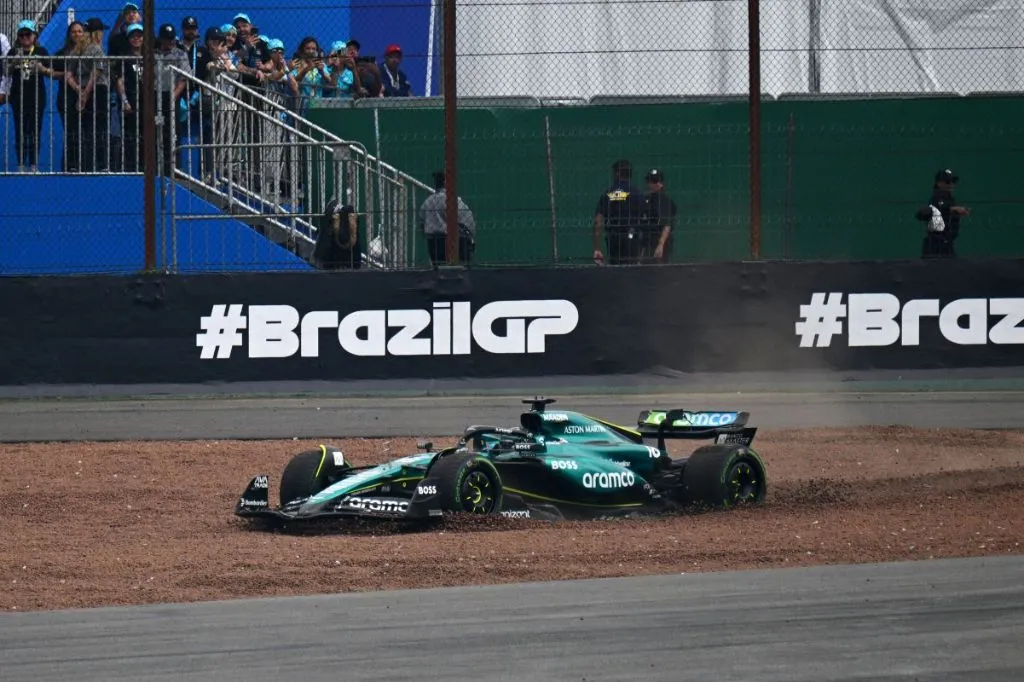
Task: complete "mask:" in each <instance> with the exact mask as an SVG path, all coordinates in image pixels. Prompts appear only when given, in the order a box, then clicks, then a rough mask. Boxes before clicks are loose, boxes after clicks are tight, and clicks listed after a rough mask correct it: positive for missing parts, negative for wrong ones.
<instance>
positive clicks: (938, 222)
mask: <svg viewBox="0 0 1024 682" xmlns="http://www.w3.org/2000/svg"><path fill="white" fill-rule="evenodd" d="M928 208H930V209H932V219H931V220H929V221H928V231H929V232H944V231H945V229H946V223H945V222H944V221H943V220H942V213H941V212H940V211H939V209H937V208H935V207H934V206H931V205H929V206H928Z"/></svg>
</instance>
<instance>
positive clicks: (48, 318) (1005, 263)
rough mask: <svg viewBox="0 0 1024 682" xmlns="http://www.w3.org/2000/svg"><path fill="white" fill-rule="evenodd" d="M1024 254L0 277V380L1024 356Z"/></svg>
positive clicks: (969, 362)
mask: <svg viewBox="0 0 1024 682" xmlns="http://www.w3.org/2000/svg"><path fill="white" fill-rule="evenodd" d="M1022 266H1024V260H1000V261H989V262H983V263H979V262H968V261H959V260H953V261H938V262H924V261H913V262H869V263H849V264H835V263H797V264H794V263H763V262H762V263H733V264H701V265H679V266H666V267H648V268H597V267H594V268H580V269H525V270H518V269H508V270H473V271H450V272H345V273H338V272H330V273H310V274H267V275H258V274H252V275H250V274H239V275H201V276H146V277H68V278H8V279H0V300H2V301H3V311H2V319H0V322H2V331H0V334H2V342H3V345H4V349H5V352H4V354H3V359H2V361H0V381H2V383H4V384H7V385H10V384H31V383H165V382H166V383H182V382H221V381H274V380H296V379H318V380H339V379H371V378H419V377H439V378H440V377H483V376H489V377H495V376H497V377H500V376H515V375H522V376H538V375H547V374H618V373H634V372H640V371H644V370H648V369H651V368H656V367H661V368H670V369H675V370H679V371H687V372H698V371H699V372H730V371H775V370H788V369H835V370H852V369H869V368H886V369H898V368H942V367H950V368H952V367H981V366H1006V365H1014V364H1024V324H1021V322H1022V320H1024V267H1022Z"/></svg>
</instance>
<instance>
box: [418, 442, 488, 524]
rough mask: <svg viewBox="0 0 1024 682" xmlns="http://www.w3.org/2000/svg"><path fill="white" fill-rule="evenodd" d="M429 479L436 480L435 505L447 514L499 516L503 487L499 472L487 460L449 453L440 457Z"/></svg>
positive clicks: (431, 470) (471, 455)
mask: <svg viewBox="0 0 1024 682" xmlns="http://www.w3.org/2000/svg"><path fill="white" fill-rule="evenodd" d="M428 476H429V477H430V479H431V480H434V481H437V495H438V502H439V504H440V506H441V509H442V510H444V511H446V512H462V513H467V514H498V513H500V512H501V505H502V498H503V496H504V488H503V486H502V484H501V476H500V475H499V474H498V469H497V468H496V467H495V466H494V464H493V463H491V461H490V460H488V459H487V458H486V457H480V456H478V455H473V454H458V455H455V454H452V455H446V456H444V457H441V458H440V459H439V460H438V461H437V462H436V463H435V464H434V466H432V467H431V468H430V472H429V473H428Z"/></svg>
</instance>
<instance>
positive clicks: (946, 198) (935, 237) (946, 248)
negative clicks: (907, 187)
mask: <svg viewBox="0 0 1024 682" xmlns="http://www.w3.org/2000/svg"><path fill="white" fill-rule="evenodd" d="M959 180H960V177H959V176H957V175H955V174H954V173H953V171H951V170H949V169H948V168H947V169H946V170H941V171H939V172H938V173H936V174H935V184H934V185H932V196H931V198H930V199H929V200H928V206H927V207H925V208H922V209H920V210H919V211H918V212H917V218H918V219H919V220H922V221H926V222H927V225H928V227H927V230H928V231H927V233H926V234H925V237H924V241H923V242H922V244H921V257H922V258H954V257H955V256H956V250H955V249H954V248H953V242H954V241H955V240H956V238H957V236H959V234H960V218H961V217H963V216H969V215H970V214H971V211H970V209H968V208H965V207H963V206H958V205H957V203H956V199H954V198H953V189H954V188H955V187H956V183H957V181H959ZM936 213H938V215H937V216H936V215H935V214H936Z"/></svg>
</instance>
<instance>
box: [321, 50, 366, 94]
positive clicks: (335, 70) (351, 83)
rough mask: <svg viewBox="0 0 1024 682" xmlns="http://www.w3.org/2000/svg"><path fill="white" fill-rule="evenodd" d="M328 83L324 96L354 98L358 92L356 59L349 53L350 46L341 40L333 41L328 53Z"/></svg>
mask: <svg viewBox="0 0 1024 682" xmlns="http://www.w3.org/2000/svg"><path fill="white" fill-rule="evenodd" d="M327 70H328V84H327V87H326V88H325V91H324V97H328V98H332V97H333V98H337V99H353V98H354V97H355V93H356V83H357V82H358V78H359V76H358V75H357V74H356V63H355V59H354V58H353V57H352V56H351V55H350V54H349V53H348V48H347V46H346V45H345V43H344V42H343V41H341V40H335V41H334V42H333V43H331V51H330V53H329V54H328V55H327Z"/></svg>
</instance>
